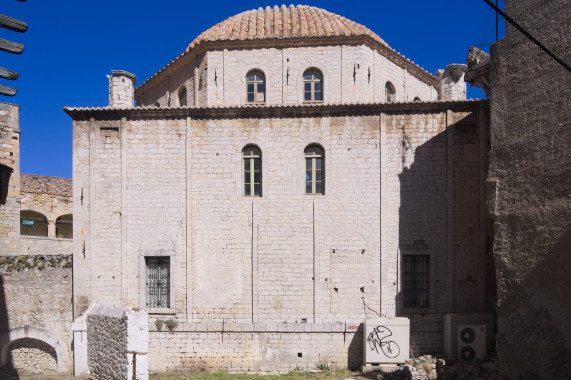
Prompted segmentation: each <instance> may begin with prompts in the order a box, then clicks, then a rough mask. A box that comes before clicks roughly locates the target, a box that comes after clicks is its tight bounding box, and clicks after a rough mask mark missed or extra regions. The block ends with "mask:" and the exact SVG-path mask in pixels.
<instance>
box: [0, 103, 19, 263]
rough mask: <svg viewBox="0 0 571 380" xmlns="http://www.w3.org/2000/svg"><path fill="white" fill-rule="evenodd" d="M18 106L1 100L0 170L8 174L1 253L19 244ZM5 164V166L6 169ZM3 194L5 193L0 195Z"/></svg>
mask: <svg viewBox="0 0 571 380" xmlns="http://www.w3.org/2000/svg"><path fill="white" fill-rule="evenodd" d="M19 112H20V108H19V106H17V105H14V104H8V103H0V164H1V165H3V166H0V170H3V171H4V176H8V175H9V176H10V179H9V183H8V192H7V194H5V195H6V199H5V200H4V199H2V200H3V201H5V203H3V204H2V203H0V255H16V254H18V253H19V245H20V199H19V198H20V129H19ZM5 168H6V169H5ZM2 198H4V197H2Z"/></svg>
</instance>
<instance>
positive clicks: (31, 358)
mask: <svg viewBox="0 0 571 380" xmlns="http://www.w3.org/2000/svg"><path fill="white" fill-rule="evenodd" d="M8 356H9V357H10V359H9V361H10V366H11V367H12V368H14V369H17V370H19V371H22V372H24V373H56V372H57V355H56V351H55V349H54V348H53V347H52V346H50V345H49V344H47V343H44V342H42V341H40V340H36V339H22V340H18V341H16V342H15V343H13V344H11V345H10V348H9V353H8Z"/></svg>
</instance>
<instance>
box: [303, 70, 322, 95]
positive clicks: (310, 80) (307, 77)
mask: <svg viewBox="0 0 571 380" xmlns="http://www.w3.org/2000/svg"><path fill="white" fill-rule="evenodd" d="M303 100H304V101H306V102H322V101H323V75H321V73H320V72H319V71H317V70H316V69H309V70H307V71H306V72H305V73H303Z"/></svg>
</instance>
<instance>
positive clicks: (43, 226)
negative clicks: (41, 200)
mask: <svg viewBox="0 0 571 380" xmlns="http://www.w3.org/2000/svg"><path fill="white" fill-rule="evenodd" d="M20 235H24V236H42V237H46V236H48V218H47V217H46V215H44V214H43V213H41V212H39V211H35V210H21V211H20Z"/></svg>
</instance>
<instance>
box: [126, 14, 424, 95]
mask: <svg viewBox="0 0 571 380" xmlns="http://www.w3.org/2000/svg"><path fill="white" fill-rule="evenodd" d="M358 36H367V37H369V38H371V39H372V40H373V41H374V42H375V43H376V44H378V45H379V47H380V48H381V49H383V50H384V54H386V55H387V56H388V57H390V58H389V59H392V60H393V61H394V62H399V63H398V64H399V65H401V66H403V67H405V66H406V67H408V68H409V70H410V72H411V73H413V75H416V76H418V77H419V78H420V79H421V80H424V81H427V83H430V82H434V80H435V78H434V77H433V76H432V75H431V74H430V73H428V72H426V71H425V70H424V69H423V68H421V67H419V66H417V65H416V64H415V63H414V62H412V61H410V60H408V59H407V58H405V57H404V56H403V55H401V54H400V53H398V52H396V51H395V50H394V49H392V48H391V47H390V46H389V45H388V44H387V43H386V42H385V41H383V39H382V38H381V37H379V36H378V35H377V34H375V33H374V32H373V31H371V30H370V29H369V28H366V27H364V26H363V25H361V24H357V23H356V22H353V21H351V20H349V19H346V18H345V17H343V16H339V15H336V14H335V13H331V12H328V11H326V10H324V9H321V8H316V7H310V6H307V5H298V6H293V5H290V6H289V7H286V6H285V5H282V6H281V7H278V6H277V5H276V6H274V7H273V8H270V7H266V8H265V9H263V8H258V9H253V10H250V11H246V12H242V13H239V14H237V15H235V16H232V17H230V18H228V19H226V20H224V21H222V22H221V23H218V24H216V25H214V26H213V27H211V28H210V29H208V30H206V31H205V32H203V33H201V34H200V35H199V36H198V37H196V38H195V39H194V41H192V42H191V44H190V45H188V47H187V48H186V49H185V51H184V52H183V53H181V54H180V55H179V56H178V57H176V58H175V59H174V60H172V61H171V62H170V63H168V64H167V65H166V66H164V67H163V68H162V69H160V70H159V71H158V72H157V73H155V74H153V75H152V76H151V77H150V78H148V79H147V80H146V81H144V82H143V83H141V85H140V86H138V88H137V89H136V90H135V91H140V89H141V88H142V87H144V86H146V85H147V84H148V83H149V82H151V81H152V80H153V79H154V78H156V77H157V76H159V75H160V74H161V73H163V72H164V71H165V70H167V69H168V68H170V67H173V65H174V64H176V63H178V62H180V60H181V58H183V57H184V56H186V55H187V54H189V53H191V51H192V50H193V49H194V48H195V47H198V46H199V45H201V44H207V43H210V42H214V43H216V42H222V41H228V42H230V41H264V40H265V41H268V42H269V41H272V40H274V41H275V40H286V39H292V40H293V39H297V38H299V39H302V38H312V37H313V38H319V37H358ZM433 85H434V84H433Z"/></svg>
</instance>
